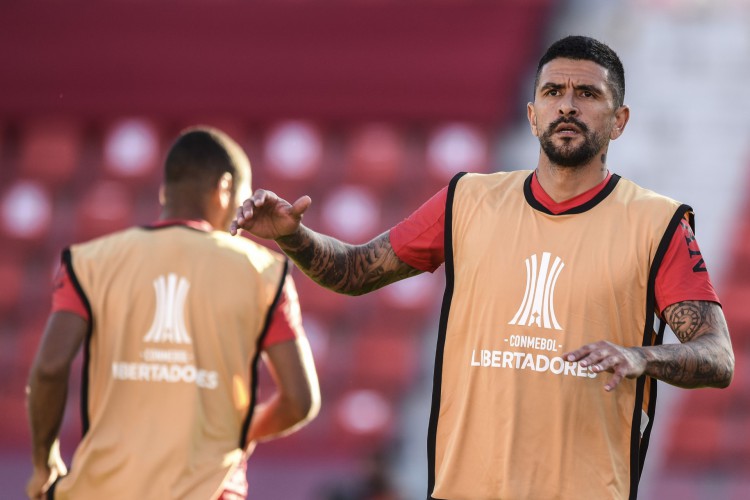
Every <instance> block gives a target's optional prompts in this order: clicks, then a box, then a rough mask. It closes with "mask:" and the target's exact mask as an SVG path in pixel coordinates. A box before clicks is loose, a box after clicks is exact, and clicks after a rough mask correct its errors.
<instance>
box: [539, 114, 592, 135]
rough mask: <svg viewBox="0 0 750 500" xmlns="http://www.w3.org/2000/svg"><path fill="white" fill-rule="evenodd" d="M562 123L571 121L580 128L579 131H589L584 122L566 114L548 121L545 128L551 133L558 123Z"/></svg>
mask: <svg viewBox="0 0 750 500" xmlns="http://www.w3.org/2000/svg"><path fill="white" fill-rule="evenodd" d="M563 123H572V124H573V125H575V126H576V127H578V128H579V129H580V130H581V132H588V131H589V128H588V127H587V126H586V124H585V123H583V122H581V121H578V120H577V119H575V118H572V117H566V116H562V117H560V118H558V119H557V120H555V121H553V122H552V123H550V125H549V127H548V128H547V131H548V132H549V133H550V134H551V133H553V132H554V131H555V129H556V128H557V127H558V126H559V125H560V124H563Z"/></svg>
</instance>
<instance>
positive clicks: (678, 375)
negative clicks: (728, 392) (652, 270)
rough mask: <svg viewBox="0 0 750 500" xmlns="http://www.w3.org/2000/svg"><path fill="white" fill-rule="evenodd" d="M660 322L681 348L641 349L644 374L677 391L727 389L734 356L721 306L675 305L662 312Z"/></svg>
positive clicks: (702, 304) (697, 303) (674, 345)
mask: <svg viewBox="0 0 750 500" xmlns="http://www.w3.org/2000/svg"><path fill="white" fill-rule="evenodd" d="M664 318H665V319H666V321H667V324H669V326H670V328H672V331H673V332H674V334H675V335H676V336H677V338H678V339H679V340H680V342H681V344H666V345H661V346H656V347H651V348H643V352H644V356H645V358H646V362H647V367H646V374H648V375H650V376H652V377H654V378H657V379H659V380H663V381H665V382H668V383H670V384H673V385H676V386H679V387H686V388H694V387H727V386H728V385H729V383H730V382H731V381H732V375H733V373H734V353H733V351H732V343H731V341H730V339H729V330H728V329H727V323H726V320H725V319H724V312H723V311H722V309H721V306H719V304H716V303H715V302H705V301H697V300H696V301H692V300H691V301H685V302H678V303H677V304H672V305H671V306H669V307H667V308H666V309H665V310H664Z"/></svg>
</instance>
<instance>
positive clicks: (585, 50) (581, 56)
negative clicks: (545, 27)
mask: <svg viewBox="0 0 750 500" xmlns="http://www.w3.org/2000/svg"><path fill="white" fill-rule="evenodd" d="M561 58H562V59H574V60H578V61H581V60H582V61H592V62H594V63H596V64H598V65H599V66H601V67H603V68H604V69H606V70H607V81H608V83H609V85H610V87H611V88H612V95H613V97H614V100H615V106H616V107H620V106H622V104H623V102H624V99H625V69H624V68H623V67H622V61H620V58H619V57H618V56H617V54H616V53H615V51H614V50H612V49H611V48H609V47H608V46H607V45H605V44H603V43H602V42H600V41H598V40H594V39H593V38H590V37H587V36H568V37H565V38H563V39H560V40H558V41H556V42H555V43H553V44H552V45H550V47H549V48H548V49H547V52H545V53H544V55H543V56H542V58H541V59H540V60H539V65H538V66H537V68H536V78H535V79H534V93H535V94H536V89H537V88H538V86H539V74H540V73H541V71H542V67H544V65H545V64H547V63H548V62H550V61H552V60H553V59H561Z"/></svg>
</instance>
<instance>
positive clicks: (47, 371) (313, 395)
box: [27, 127, 320, 500]
mask: <svg viewBox="0 0 750 500" xmlns="http://www.w3.org/2000/svg"><path fill="white" fill-rule="evenodd" d="M250 179H251V171H250V163H249V161H248V159H247V156H246V155H245V153H244V151H242V149H241V148H240V147H239V146H238V145H237V144H236V143H235V142H234V141H233V140H232V139H231V138H229V137H228V136H227V135H226V134H224V133H223V132H221V131H219V130H216V129H213V128H210V127H196V128H191V129H188V130H186V131H185V132H183V133H182V134H181V135H180V136H179V138H177V140H176V142H175V143H174V144H173V145H172V147H171V149H170V150H169V152H168V154H167V157H166V161H165V167H164V181H163V185H162V191H161V194H160V198H161V202H162V208H163V210H162V213H161V216H160V218H159V220H158V221H157V222H155V223H153V224H151V225H149V226H146V227H133V228H130V229H127V230H124V231H120V232H116V233H113V234H110V235H107V236H104V237H101V238H98V239H95V240H93V241H89V242H86V243H82V244H76V245H72V246H71V247H70V248H68V249H66V250H65V251H64V252H63V256H62V266H61V270H60V274H59V276H58V278H57V283H56V289H55V291H54V295H53V307H52V312H51V315H50V317H49V320H48V323H47V326H46V329H45V332H44V335H43V337H42V340H41V344H40V346H39V350H38V352H37V354H36V358H35V360H34V363H33V366H32V369H31V374H30V377H29V386H28V411H29V419H30V423H31V431H32V432H31V433H32V439H33V452H32V459H33V465H34V470H33V475H32V477H31V479H30V480H29V482H28V487H27V493H28V496H29V497H30V498H55V499H67V498H73V499H90V498H97V499H98V498H123V499H134V500H135V499H138V500H142V499H154V500H156V499H158V500H164V499H196V500H206V499H230V498H231V499H239V498H245V497H246V494H247V488H248V487H247V481H246V479H245V462H246V460H247V458H248V456H249V455H250V453H251V452H252V449H253V447H254V444H255V443H256V442H257V441H260V440H264V439H271V438H274V437H280V436H284V435H286V434H289V433H291V432H293V431H295V430H297V429H299V428H300V427H301V426H303V425H305V424H306V423H307V422H308V421H310V419H312V418H313V417H314V416H315V415H316V414H317V412H318V409H319V405H320V393H319V387H318V380H317V375H316V371H315V367H314V364H313V359H312V355H311V352H310V347H309V344H308V342H307V340H306V337H305V333H304V330H303V328H302V324H301V315H300V306H299V301H298V297H297V293H296V290H295V286H294V282H293V280H292V278H291V276H290V275H289V269H288V265H287V262H288V261H287V259H286V258H285V257H284V256H283V255H281V254H280V253H277V252H273V251H270V250H268V249H266V248H264V247H262V246H260V245H258V244H256V243H255V242H252V241H251V240H249V239H246V238H233V237H231V236H230V235H229V234H228V232H227V229H228V227H229V224H230V222H231V220H232V216H233V214H234V212H235V211H236V209H237V206H238V203H239V200H242V199H243V197H244V196H247V195H248V194H249V193H250V192H251V191H250ZM81 346H83V355H84V358H83V376H82V395H81V398H82V401H81V403H82V405H81V411H82V422H83V438H82V440H81V442H80V444H79V445H78V447H77V449H76V450H75V454H74V456H73V460H72V466H71V468H70V472H69V473H67V470H66V467H65V464H64V463H63V461H62V460H61V458H60V453H59V449H58V445H57V435H58V432H59V429H60V424H61V421H62V417H63V412H64V409H65V403H66V393H67V384H68V377H69V373H70V366H71V362H72V360H73V358H74V357H75V355H76V353H77V352H78V351H79V349H80V348H81ZM261 359H263V360H264V361H265V363H266V364H267V365H268V367H269V369H270V372H271V373H272V375H273V378H274V381H275V383H276V392H275V393H274V394H273V395H272V396H271V397H270V398H269V399H267V400H265V401H264V402H263V403H259V402H258V400H257V394H256V385H257V378H256V377H257V370H258V363H259V360H261Z"/></svg>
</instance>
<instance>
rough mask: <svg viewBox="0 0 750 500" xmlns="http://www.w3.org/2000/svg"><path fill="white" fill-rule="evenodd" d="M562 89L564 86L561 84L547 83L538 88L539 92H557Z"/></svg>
mask: <svg viewBox="0 0 750 500" xmlns="http://www.w3.org/2000/svg"><path fill="white" fill-rule="evenodd" d="M564 87H565V85H563V84H562V83H553V82H547V83H544V84H542V85H541V86H540V87H539V88H540V89H541V90H545V89H550V90H558V89H561V88H564Z"/></svg>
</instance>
